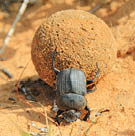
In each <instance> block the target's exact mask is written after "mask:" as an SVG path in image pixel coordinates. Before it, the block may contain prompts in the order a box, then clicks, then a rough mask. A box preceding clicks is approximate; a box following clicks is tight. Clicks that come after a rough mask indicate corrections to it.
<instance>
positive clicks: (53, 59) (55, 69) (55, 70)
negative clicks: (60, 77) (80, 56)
mask: <svg viewBox="0 0 135 136" xmlns="http://www.w3.org/2000/svg"><path fill="white" fill-rule="evenodd" d="M55 52H56V50H54V51H53V52H52V68H53V71H54V72H55V73H56V74H58V73H59V72H60V70H58V69H57V68H55V64H54V61H55V58H54V55H55Z"/></svg>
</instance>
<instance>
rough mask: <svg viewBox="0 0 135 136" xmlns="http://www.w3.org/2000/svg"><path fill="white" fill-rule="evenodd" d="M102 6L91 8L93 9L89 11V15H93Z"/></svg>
mask: <svg viewBox="0 0 135 136" xmlns="http://www.w3.org/2000/svg"><path fill="white" fill-rule="evenodd" d="M102 6H103V4H99V5H97V6H96V7H95V8H93V9H91V10H90V13H91V14H94V12H95V11H96V10H98V9H100V8H101V7H102Z"/></svg>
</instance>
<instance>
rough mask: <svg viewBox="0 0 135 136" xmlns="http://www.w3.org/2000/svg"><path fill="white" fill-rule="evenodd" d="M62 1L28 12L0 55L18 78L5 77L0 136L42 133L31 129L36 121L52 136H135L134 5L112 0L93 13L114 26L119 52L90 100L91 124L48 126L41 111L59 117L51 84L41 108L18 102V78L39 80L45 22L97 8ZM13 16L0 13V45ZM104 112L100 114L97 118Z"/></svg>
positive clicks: (0, 87) (0, 88) (0, 83)
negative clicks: (38, 46) (37, 48)
mask: <svg viewBox="0 0 135 136" xmlns="http://www.w3.org/2000/svg"><path fill="white" fill-rule="evenodd" d="M57 1H58V2H57ZM57 1H55V2H51V3H47V4H45V5H41V4H39V5H36V6H33V7H31V8H29V9H28V10H27V11H26V12H25V14H24V15H23V17H22V19H21V21H20V22H19V23H18V24H17V26H16V30H15V33H14V35H13V36H12V38H11V40H10V42H9V44H8V46H7V48H6V51H5V52H4V54H2V55H1V56H0V58H2V57H5V58H6V60H5V61H0V67H3V68H5V69H7V70H8V71H10V72H11V73H12V74H13V78H12V79H8V78H7V77H6V76H5V75H4V74H3V73H0V122H1V123H0V136H23V135H27V136H28V134H26V132H39V130H37V129H36V128H34V127H33V126H32V122H34V123H35V124H36V125H37V126H38V127H46V126H49V128H50V132H49V135H52V136H59V135H61V136H75V135H78V136H83V135H87V136H90V135H91V136H135V92H134V90H135V76H134V75H135V69H134V67H135V1H134V0H119V1H116V0H112V1H111V2H110V3H107V4H105V5H104V6H103V7H102V8H100V9H99V10H97V11H96V12H95V13H94V14H95V15H96V16H98V17H99V18H101V19H103V20H104V21H105V22H106V23H107V25H108V26H109V27H110V29H111V31H112V33H113V35H114V37H115V39H116V41H117V51H118V53H117V63H116V64H115V65H114V66H112V72H111V73H109V74H108V75H106V76H105V77H104V79H103V80H102V81H100V82H99V83H98V85H97V88H98V89H97V91H95V92H94V93H91V94H88V95H87V96H86V98H87V100H88V105H89V107H91V118H90V120H89V121H88V122H83V121H81V120H77V121H76V122H74V123H70V124H68V125H66V126H60V127H57V126H56V125H55V124H54V123H52V122H51V121H49V122H48V124H47V121H46V118H45V117H44V116H43V115H41V113H40V112H44V111H46V112H47V115H48V116H49V117H55V113H53V112H52V111H51V107H52V103H53V96H54V95H53V93H54V90H53V89H52V88H50V87H49V86H48V85H45V86H44V87H43V88H40V89H39V88H38V89H39V90H40V93H41V94H40V96H38V97H37V100H38V101H39V102H40V103H34V102H33V103H31V102H29V104H28V102H27V101H26V100H25V99H24V97H23V95H21V97H22V99H18V98H17V97H16V94H15V93H13V92H12V91H13V90H14V89H15V84H16V83H17V81H18V80H19V79H20V80H23V79H28V78H30V79H37V78H38V74H37V73H36V71H35V68H34V66H33V64H32V61H31V53H30V51H31V42H32V38H33V36H34V33H35V31H36V29H37V28H38V27H39V25H40V24H41V22H42V21H43V20H44V18H45V17H47V16H48V15H50V14H52V13H54V12H56V11H59V10H62V9H71V8H72V9H82V10H85V11H89V10H90V9H91V8H93V7H94V6H95V3H92V4H91V5H84V4H83V3H82V2H81V3H74V2H73V0H65V1H63V2H61V1H59V0H57ZM14 17H15V15H14V14H12V15H11V17H8V16H7V14H6V13H4V12H0V45H2V43H3V40H4V38H5V36H6V35H7V33H8V30H9V28H10V27H11V24H12V22H13V20H14ZM1 47H2V46H1ZM27 63H28V65H27ZM26 65H27V67H26V68H25V71H24V67H25V66H26ZM23 71H24V73H22V72H23ZM21 74H22V75H21ZM20 76H21V77H20ZM11 96H12V97H14V98H16V103H15V102H12V101H9V100H8V98H9V97H11ZM30 104H32V105H33V106H32V105H30ZM99 112H100V113H101V115H98V116H95V115H96V114H97V113H99Z"/></svg>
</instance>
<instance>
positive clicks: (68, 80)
mask: <svg viewBox="0 0 135 136" xmlns="http://www.w3.org/2000/svg"><path fill="white" fill-rule="evenodd" d="M55 52H56V50H55V51H53V52H52V68H53V71H54V72H55V73H56V94H57V95H56V104H57V106H58V108H59V110H58V111H57V115H56V118H55V121H56V122H57V123H58V124H60V121H59V115H61V114H63V119H65V120H66V121H67V122H73V121H75V120H76V119H77V118H79V114H78V111H81V110H87V114H86V115H85V117H84V118H83V120H84V121H87V119H88V118H89V116H90V108H89V107H88V106H87V100H86V98H85V95H86V94H87V93H91V92H93V91H95V90H96V88H94V89H92V88H93V87H94V86H95V84H93V83H94V81H96V79H97V77H98V75H99V72H100V69H99V68H98V65H97V68H98V71H97V73H96V76H95V79H94V80H86V76H85V74H84V72H83V71H81V70H79V69H77V68H67V69H63V70H61V71H60V70H58V69H57V68H55V64H54V61H55V57H54V56H55ZM89 84H92V86H91V87H90V88H89V90H87V85H89ZM66 112H67V113H66ZM66 116H69V117H66ZM70 116H71V117H70Z"/></svg>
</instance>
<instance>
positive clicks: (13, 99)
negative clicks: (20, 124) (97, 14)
mask: <svg viewBox="0 0 135 136" xmlns="http://www.w3.org/2000/svg"><path fill="white" fill-rule="evenodd" d="M8 100H9V101H14V102H15V101H16V99H15V98H13V97H9V98H8Z"/></svg>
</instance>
